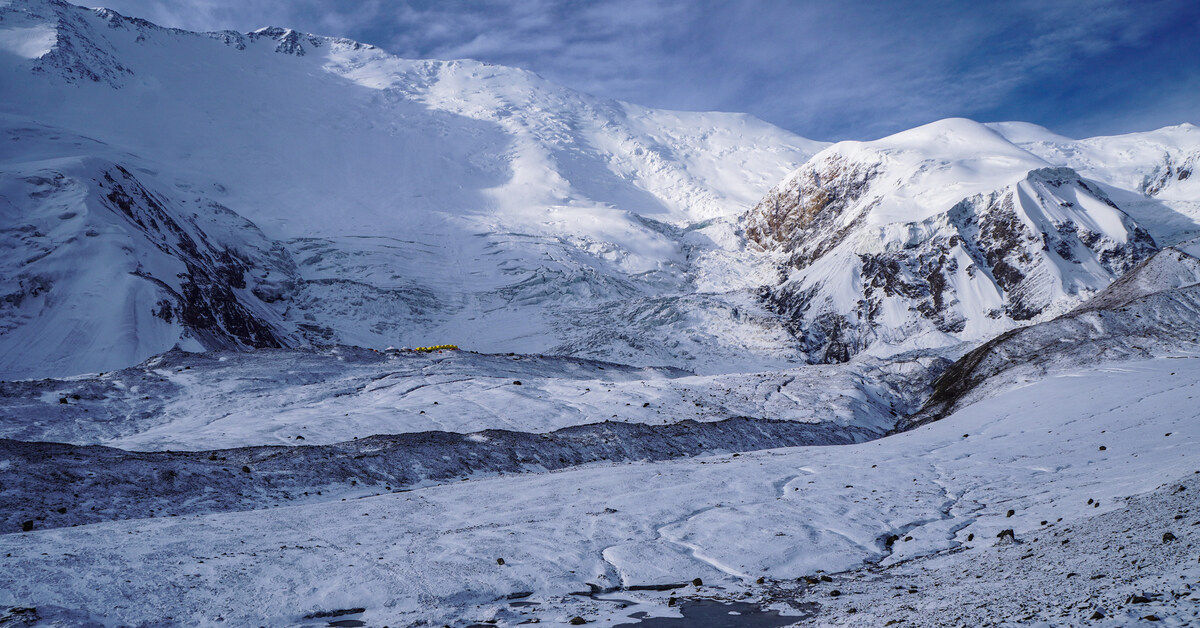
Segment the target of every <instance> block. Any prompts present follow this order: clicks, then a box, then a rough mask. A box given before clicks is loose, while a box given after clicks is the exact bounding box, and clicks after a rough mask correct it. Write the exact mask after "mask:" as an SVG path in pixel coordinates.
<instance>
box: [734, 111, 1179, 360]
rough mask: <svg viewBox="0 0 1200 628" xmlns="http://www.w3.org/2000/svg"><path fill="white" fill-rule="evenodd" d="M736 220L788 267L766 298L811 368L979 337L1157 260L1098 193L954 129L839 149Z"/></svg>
mask: <svg viewBox="0 0 1200 628" xmlns="http://www.w3.org/2000/svg"><path fill="white" fill-rule="evenodd" d="M746 225H747V227H746V233H747V236H748V237H749V238H750V239H751V240H753V241H755V242H756V243H757V244H758V245H759V246H761V247H763V248H764V249H766V250H768V251H775V252H777V255H778V256H779V257H780V259H781V260H782V262H783V263H784V267H785V269H786V271H787V274H786V276H785V277H784V278H783V279H782V281H781V282H780V283H778V284H775V285H768V286H767V287H766V288H765V289H764V296H765V298H766V299H767V300H768V301H769V302H770V303H771V304H772V306H773V309H775V310H776V311H778V312H780V313H782V314H784V315H785V316H786V317H788V318H789V320H790V321H791V325H792V328H793V331H794V333H795V334H796V335H797V336H798V337H800V338H802V339H803V344H804V347H805V350H806V351H807V352H808V354H809V355H810V356H811V357H812V358H813V359H816V360H818V361H840V360H846V359H848V358H849V357H850V356H852V355H855V354H857V353H859V352H863V351H869V352H875V353H883V354H886V353H889V352H894V351H896V350H898V349H900V350H902V349H905V348H913V347H937V346H945V345H953V344H956V343H959V342H964V341H966V342H979V341H982V340H986V339H988V338H990V337H992V336H994V335H996V334H998V333H1000V332H1002V331H1004V330H1006V329H1010V328H1012V327H1014V326H1016V325H1019V324H1024V323H1026V322H1027V321H1031V320H1036V319H1038V318H1039V317H1042V318H1046V317H1049V316H1052V315H1054V314H1057V313H1061V312H1062V311H1065V310H1066V309H1068V308H1069V307H1070V306H1071V305H1073V304H1077V303H1079V302H1081V301H1082V300H1083V299H1085V298H1086V297H1088V296H1090V295H1091V294H1094V293H1095V292H1097V291H1099V290H1101V289H1103V288H1104V287H1105V286H1107V285H1108V284H1109V283H1110V282H1112V281H1113V280H1114V279H1116V278H1117V277H1119V276H1121V275H1122V274H1123V273H1124V272H1126V271H1127V270H1129V269H1130V268H1132V267H1133V266H1134V265H1136V264H1137V263H1138V262H1140V261H1142V260H1144V259H1146V258H1147V257H1149V256H1150V255H1151V254H1152V253H1153V252H1154V251H1155V250H1156V245H1155V242H1154V240H1153V238H1152V237H1151V235H1150V233H1149V232H1147V231H1146V230H1145V229H1144V228H1142V227H1141V226H1140V225H1139V224H1138V223H1137V222H1135V221H1134V220H1133V219H1132V218H1131V217H1130V216H1129V215H1128V214H1127V213H1125V212H1124V211H1122V210H1121V208H1120V207H1118V205H1117V204H1116V203H1114V202H1113V200H1112V199H1111V198H1110V197H1109V196H1108V195H1107V194H1106V193H1105V192H1104V190H1103V189H1102V188H1101V187H1100V186H1099V185H1097V184H1095V183H1093V182H1088V181H1087V180H1085V179H1083V178H1082V177H1081V176H1080V175H1079V174H1078V173H1077V172H1075V171H1074V170H1072V169H1070V168H1066V167H1053V166H1052V164H1050V163H1049V162H1047V161H1045V160H1043V159H1041V158H1039V157H1037V156H1035V155H1034V154H1032V153H1030V152H1029V151H1026V150H1024V149H1023V148H1021V147H1019V146H1017V145H1015V144H1013V143H1012V142H1010V141H1009V140H1007V139H1005V138H1004V137H1003V136H1002V135H1000V134H999V133H997V132H996V131H994V130H992V129H990V128H988V127H986V126H984V125H981V124H978V123H976V122H972V121H970V120H963V119H950V120H942V121H940V122H935V123H931V124H928V125H925V126H923V127H918V128H916V129H912V130H909V131H904V132H902V133H898V134H896V135H893V136H890V137H886V138H883V139H880V140H876V141H873V142H841V143H838V144H835V145H834V146H831V147H829V148H827V149H825V150H824V151H822V152H820V153H818V154H817V155H816V156H814V157H813V158H812V159H811V160H810V161H809V162H808V163H806V164H805V165H804V166H803V167H802V168H800V169H799V170H797V171H795V172H794V173H792V174H791V175H789V177H788V178H786V179H785V180H784V181H783V182H782V183H780V184H779V185H778V186H776V187H775V188H774V189H773V190H772V191H771V192H770V193H769V194H768V195H767V196H766V197H765V198H764V199H763V200H762V201H761V202H760V203H759V204H758V205H757V206H756V207H755V208H754V209H753V210H752V211H751V212H750V213H749V214H748V215H747V222H746Z"/></svg>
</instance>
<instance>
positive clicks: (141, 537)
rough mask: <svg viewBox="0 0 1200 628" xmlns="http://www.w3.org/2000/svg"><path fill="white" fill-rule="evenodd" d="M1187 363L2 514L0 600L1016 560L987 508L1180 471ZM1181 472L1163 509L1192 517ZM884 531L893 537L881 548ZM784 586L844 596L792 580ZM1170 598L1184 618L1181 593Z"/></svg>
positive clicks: (612, 581) (92, 607)
mask: <svg viewBox="0 0 1200 628" xmlns="http://www.w3.org/2000/svg"><path fill="white" fill-rule="evenodd" d="M1197 381H1200V354H1189V355H1171V356H1164V357H1161V358H1156V359H1153V360H1147V361H1140V362H1126V363H1117V364H1111V365H1098V366H1095V367H1091V368H1083V369H1071V370H1068V371H1065V372H1062V373H1057V374H1055V375H1054V376H1052V377H1048V378H1046V379H1044V380H1042V381H1038V382H1033V383H1030V384H1028V385H1026V386H1022V387H1017V388H1015V389H1011V390H1009V391H1007V392H1004V393H1002V394H998V395H996V396H994V397H992V398H990V399H987V400H985V401H981V402H979V403H976V404H974V405H971V406H969V407H967V408H965V409H963V410H960V411H959V412H957V413H955V414H954V415H953V416H951V417H949V418H947V419H944V420H942V421H938V422H936V423H933V424H930V425H927V426H924V427H921V428H918V429H915V430H913V431H910V432H905V433H902V434H898V435H895V436H891V437H888V438H885V439H882V440H876V441H872V442H869V443H863V444H859V445H847V446H827V447H806V448H796V449H781V450H770V451H763V452H756V453H747V454H742V455H740V456H737V457H730V456H716V457H709V458H701V459H698V460H687V461H678V462H661V463H653V464H643V463H631V464H618V465H612V464H604V463H600V464H595V465H590V466H587V467H584V468H579V469H574V470H569V471H562V472H557V473H535V474H523V475H517V476H505V477H493V478H484V479H478V480H472V481H469V482H459V483H454V484H451V485H445V486H435V487H429V488H424V489H418V490H413V491H408V492H402V493H395V494H387V495H380V496H376V497H367V498H363V499H349V500H347V501H344V502H343V501H333V502H329V503H320V504H310V505H304V506H295V507H281V508H274V509H269V510H259V511H251V512H239V513H225V514H217V515H207V516H183V517H175V518H165V519H164V518H155V519H143V520H138V521H124V522H112V523H99V524H94V525H89V526H85V527H83V528H77V529H71V528H63V529H56V530H45V531H34V532H30V533H23V534H22V533H17V534H7V535H3V536H0V552H4V553H5V554H6V555H9V554H11V556H9V557H7V558H6V564H7V565H8V568H7V569H6V570H4V572H3V573H2V574H0V591H3V593H0V603H4V604H10V605H13V606H36V607H38V609H39V611H38V612H39V613H40V614H42V616H43V617H45V618H47V619H55V618H62V620H63V621H81V620H85V619H86V620H89V621H96V622H99V623H103V624H120V623H142V622H149V623H155V622H176V623H186V624H215V623H218V622H221V621H225V622H232V623H269V624H284V623H295V622H300V621H301V620H302V618H303V617H304V616H305V615H309V614H312V613H316V612H322V611H331V610H338V609H355V608H364V609H366V611H365V613H364V614H363V615H362V618H363V620H364V621H366V622H367V623H369V624H371V625H384V624H391V625H407V624H412V623H414V622H418V621H427V622H433V623H435V624H441V623H456V624H461V623H463V622H469V621H484V620H489V619H495V620H498V621H499V625H513V624H515V623H518V622H520V621H525V620H527V619H530V618H534V617H537V618H541V619H542V620H543V621H548V622H551V623H556V622H565V621H566V620H567V619H569V618H571V617H573V616H576V615H581V616H585V617H586V618H587V619H589V620H591V621H594V622H597V623H598V624H599V625H613V624H614V623H618V622H620V621H621V618H622V617H627V616H628V615H627V613H626V612H625V611H628V610H629V609H633V608H642V607H641V606H639V607H627V608H620V607H619V606H620V605H619V604H618V603H616V602H610V601H605V600H603V599H601V598H599V597H597V598H592V597H587V596H578V595H572V593H573V592H576V591H584V592H586V591H589V590H590V589H591V588H592V587H591V585H595V586H596V587H599V588H600V589H609V588H613V587H630V586H635V585H665V584H678V583H690V582H691V580H692V579H693V578H700V579H701V580H702V583H703V585H702V586H700V587H692V586H691V585H689V586H688V587H686V588H684V589H681V590H675V591H672V592H662V593H657V592H645V591H640V592H639V591H625V592H624V594H623V595H622V596H620V597H623V598H630V599H635V600H640V601H641V602H642V604H644V605H648V606H655V607H656V608H657V610H656V611H655V613H656V614H664V615H669V614H672V613H674V612H676V611H674V610H672V609H671V608H670V607H668V606H667V605H666V602H667V598H668V597H669V596H671V595H681V594H684V593H686V594H689V595H700V596H715V597H721V598H735V599H750V600H754V599H759V597H760V596H765V599H768V600H770V601H771V602H772V603H775V604H780V605H782V606H784V607H786V606H788V605H789V604H788V602H787V601H781V600H778V599H774V598H772V597H771V595H770V594H768V591H769V589H770V586H766V583H770V584H772V585H774V584H781V585H782V584H783V583H785V582H786V581H793V582H794V579H795V578H797V577H802V576H806V575H809V576H811V575H814V574H817V572H818V571H819V570H823V571H825V572H827V573H835V572H842V571H845V570H852V569H854V568H856V567H858V566H859V565H861V564H862V563H863V562H864V561H871V562H875V563H877V564H879V565H880V567H881V568H888V567H891V566H893V565H895V566H897V567H896V568H902V569H907V568H911V567H905V565H909V563H908V562H906V561H908V560H909V559H912V558H915V557H919V556H927V555H936V556H937V557H938V558H937V561H938V564H939V565H942V566H943V567H942V569H944V570H945V571H947V572H953V571H954V570H956V569H962V568H967V566H968V565H970V564H971V563H972V562H973V561H975V560H976V559H977V558H976V557H987V558H986V559H987V560H1017V559H1015V558H1013V557H1012V556H1011V555H1009V554H1006V555H1005V556H1007V558H1004V557H1001V558H993V557H994V556H995V553H996V552H997V549H996V548H995V547H994V546H995V545H996V544H997V543H998V539H997V537H996V535H997V534H998V533H999V532H1001V531H1002V530H1004V529H1012V530H1014V533H1015V536H1016V538H1017V539H1018V540H1020V541H1022V542H1026V541H1028V540H1029V539H1031V538H1033V537H1039V538H1041V537H1046V536H1048V535H1051V534H1054V533H1055V532H1057V531H1060V530H1066V529H1073V528H1075V527H1076V526H1087V525H1093V524H1090V523H1089V521H1090V520H1091V518H1093V517H1097V516H1101V515H1105V514H1106V513H1117V512H1121V511H1122V509H1124V508H1125V505H1126V504H1127V503H1129V502H1128V500H1129V498H1130V497H1132V496H1136V495H1139V494H1141V493H1146V492H1148V491H1153V490H1155V489H1156V488H1158V487H1159V486H1161V485H1163V484H1164V483H1171V482H1179V481H1181V480H1183V479H1184V478H1185V477H1190V476H1192V475H1193V474H1194V473H1195V471H1197V470H1198V469H1200V459H1198V457H1197V454H1196V451H1197V445H1198V444H1200V442H1198V439H1200V420H1198V419H1200V404H1196V403H1195V397H1196V396H1197V394H1198V389H1197V387H1196V382H1197ZM1102 448H1103V449H1102ZM1194 492H1195V491H1194V490H1193V491H1187V492H1186V498H1187V499H1186V500H1185V501H1184V502H1183V503H1181V505H1180V506H1179V507H1178V510H1179V512H1181V513H1182V512H1189V513H1191V514H1190V515H1189V516H1191V517H1196V516H1197V515H1196V510H1195V508H1196V503H1195V501H1194V495H1193V493H1194ZM484 504H486V507H484V506H483V505H484ZM1010 510H1011V511H1013V514H1012V515H1011V516H1009V515H1008V512H1009V511H1010ZM1060 518H1061V521H1060ZM1043 521H1046V522H1047V523H1045V524H1043V523H1042V522H1043ZM1191 523H1192V521H1191V520H1190V519H1189V520H1183V519H1180V520H1173V519H1166V520H1155V521H1137V522H1131V525H1132V526H1133V527H1131V528H1130V530H1129V532H1127V534H1131V536H1132V537H1134V538H1136V539H1139V540H1138V541H1136V542H1138V543H1146V542H1147V541H1146V539H1143V538H1142V537H1143V536H1144V537H1147V538H1148V539H1150V540H1152V541H1155V542H1156V543H1161V541H1159V540H1158V539H1159V537H1161V536H1162V534H1163V533H1164V532H1168V531H1174V533H1175V534H1177V535H1178V534H1181V533H1183V532H1184V528H1185V527H1190V525H1191ZM889 535H896V536H898V537H900V538H899V540H895V541H893V542H892V544H891V547H890V548H889V547H888V544H887V538H888V536H889ZM972 535H973V536H972ZM910 537H911V538H910ZM968 538H972V539H973V540H971V541H968V540H967V539H968ZM1180 538H1184V537H1180ZM1187 538H1189V539H1190V537H1187ZM1113 542H1114V543H1116V542H1118V539H1114V540H1113ZM1133 544H1134V541H1132V540H1131V541H1130V546H1131V547H1132V546H1133ZM1010 554H1011V552H1010ZM1051 558H1053V559H1055V560H1058V561H1062V562H1061V563H1058V564H1055V563H1048V562H1047V561H1046V560H1045V558H1044V557H1043V559H1041V560H1038V561H1036V562H1034V563H1029V564H1030V565H1032V566H1035V572H1038V571H1040V570H1045V571H1047V572H1051V573H1061V572H1065V571H1068V570H1075V571H1079V569H1077V568H1074V567H1073V566H1072V565H1073V561H1074V558H1072V556H1071V555H1070V554H1067V555H1063V554H1062V553H1059V554H1055V555H1052V556H1051ZM497 559H503V561H504V564H502V565H501V564H498V561H497ZM980 559H981V560H982V559H984V558H980ZM1030 560H1033V559H1030ZM1189 560H1191V559H1190V557H1189ZM1193 562H1194V561H1193ZM149 564H152V565H154V568H153V569H145V568H143V567H144V566H145V565H149ZM1175 564H1176V563H1174V562H1171V561H1166V562H1162V561H1152V562H1150V563H1149V564H1148V565H1143V566H1142V567H1141V568H1138V567H1137V566H1135V565H1131V564H1128V563H1125V565H1124V566H1122V565H1115V564H1114V565H1111V566H1109V568H1108V569H1106V570H1105V573H1106V575H1107V577H1108V578H1110V579H1111V580H1113V581H1115V583H1114V584H1110V585H1109V586H1111V587H1118V588H1122V587H1123V588H1122V589H1121V590H1125V589H1129V590H1130V591H1132V590H1133V589H1132V588H1131V587H1136V586H1144V585H1141V584H1140V583H1141V582H1143V581H1145V580H1146V579H1148V578H1150V577H1151V576H1155V577H1159V578H1160V580H1161V579H1164V578H1169V577H1172V576H1171V574H1173V573H1175V570H1176V567H1175ZM947 565H948V566H947ZM1193 571H1195V570H1194V569H1193ZM1186 573H1191V572H1186ZM1186 573H1180V575H1186ZM1089 575H1091V574H1089ZM1135 575H1136V576H1137V577H1138V578H1140V579H1141V580H1138V579H1134V578H1133V576H1135ZM759 577H762V578H764V579H765V580H764V585H761V586H760V585H757V584H755V582H756V580H757V579H758V578H759ZM838 577H839V578H841V577H842V576H838ZM850 577H854V576H850ZM1030 577H1037V576H1030ZM1194 577H1195V576H1194V575H1193V576H1191V578H1192V579H1193V580H1194ZM1127 578H1129V579H1130V580H1129V581H1128V582H1127V581H1126V580H1125V579H1127ZM1106 583H1107V581H1106ZM1183 584H1186V582H1185V581H1176V582H1173V586H1174V588H1175V589H1180V588H1182V587H1183ZM1193 584H1194V582H1193ZM523 592H533V593H532V594H531V595H530V596H528V597H522V598H521V599H520V600H519V601H520V602H521V604H519V605H515V604H513V603H512V602H514V601H517V600H515V599H510V598H509V596H511V595H514V594H522V593H523ZM1157 593H1160V594H1163V593H1166V591H1164V590H1159V591H1157ZM876 595H880V594H879V593H878V592H877V593H876ZM956 595H959V596H965V597H966V598H967V600H968V601H970V602H971V603H972V604H981V605H984V606H985V607H987V606H988V605H989V604H990V603H991V596H992V592H991V591H988V590H987V589H980V590H974V591H963V589H962V587H961V586H960V587H958V588H956ZM743 596H748V597H745V598H744V597H743ZM796 601H797V602H809V601H815V602H817V603H818V605H819V607H820V609H825V608H826V607H827V606H829V607H831V608H830V609H829V610H828V612H832V609H833V608H837V609H839V611H842V612H844V609H843V608H842V607H843V606H844V605H842V604H840V603H837V604H835V603H831V602H829V601H827V596H821V595H817V594H816V593H815V592H808V593H805V594H803V595H800V596H798V597H797V598H796ZM1060 608H1061V610H1068V611H1069V613H1068V618H1067V619H1068V620H1070V621H1072V622H1075V623H1082V621H1083V619H1084V618H1086V617H1088V616H1090V615H1091V613H1092V609H1091V608H1090V607H1089V608H1080V609H1075V608H1073V607H1072V608H1066V607H1065V606H1060V607H1059V608H1056V609H1055V611H1054V612H1053V615H1054V616H1057V614H1058V610H1059V609H1060ZM1122 608H1125V605H1124V604H1121V605H1120V607H1115V606H1113V604H1112V603H1111V602H1109V603H1107V606H1106V609H1107V610H1106V614H1109V615H1111V616H1114V617H1117V619H1113V620H1111V622H1112V623H1111V625H1121V623H1122V621H1123V620H1122V619H1121V617H1125V616H1123V615H1120V614H1119V612H1120V611H1121V609H1122ZM862 610H864V611H869V609H868V608H866V607H864V608H863V609H862ZM795 612H797V613H799V610H796V611H795ZM821 612H826V611H824V610H822V611H821ZM908 612H909V613H910V614H909V615H908V616H909V617H911V618H913V620H914V621H916V622H917V623H921V624H928V623H930V621H929V620H928V619H924V618H923V617H924V616H922V615H921V612H920V611H919V610H916V609H914V610H912V611H908ZM1114 612H1115V613H1118V614H1116V615H1113V613H1114ZM1131 612H1132V611H1131ZM1159 612H1164V613H1165V612H1166V610H1160V611H1159ZM1176 612H1177V613H1181V614H1180V615H1178V616H1177V617H1176V619H1177V620H1180V621H1185V622H1186V621H1191V619H1190V618H1192V617H1194V615H1192V614H1191V613H1194V612H1195V607H1194V605H1189V604H1184V605H1183V606H1180V607H1178V609H1177V611H1176ZM929 617H933V616H932V615H931V616H929ZM1020 618H1021V617H1019V616H1016V615H1013V616H1010V617H1008V619H1011V620H1014V621H1015V620H1017V619H1020ZM831 621H832V620H831ZM846 621H849V620H846ZM851 623H852V622H851Z"/></svg>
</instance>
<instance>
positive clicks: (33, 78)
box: [0, 0, 823, 377]
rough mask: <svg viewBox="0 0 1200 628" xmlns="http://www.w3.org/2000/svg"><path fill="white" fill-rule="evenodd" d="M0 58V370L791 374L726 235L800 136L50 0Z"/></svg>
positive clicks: (6, 18)
mask: <svg viewBox="0 0 1200 628" xmlns="http://www.w3.org/2000/svg"><path fill="white" fill-rule="evenodd" d="M0 49H2V50H3V51H4V53H3V54H2V55H0V132H2V133H3V134H4V143H3V148H2V149H0V185H2V186H3V200H2V202H0V216H2V219H3V223H4V224H3V227H4V229H3V235H2V236H0V237H3V239H4V249H5V251H6V253H5V255H4V256H3V259H2V260H0V264H3V270H2V272H0V293H3V295H4V296H3V299H2V300H0V303H2V305H0V334H2V335H0V374H2V375H3V376H7V377H13V376H18V377H21V376H24V377H28V376H37V375H46V374H65V373H74V372H81V371H95V370H109V369H113V368H117V367H122V366H127V365H130V364H133V363H136V362H137V361H140V360H141V359H144V358H146V357H148V356H150V355H153V354H155V353H159V352H161V351H164V350H166V349H169V348H170V347H172V346H173V345H175V344H180V345H181V346H183V347H185V348H193V349H195V348H221V347H230V346H258V347H268V346H281V345H283V346H297V345H301V344H305V343H310V342H317V343H336V342H341V343H350V344H358V345H363V346H368V347H377V348H383V347H386V346H388V345H396V346H401V345H405V344H408V345H413V346H417V345H425V344H434V343H441V342H456V343H458V344H460V345H463V346H470V347H473V348H477V349H483V350H494V351H500V350H503V351H513V350H515V351H546V352H557V353H572V354H576V355H587V356H596V357H607V358H613V359H618V360H623V361H627V362H635V363H639V364H647V363H664V364H677V365H682V366H690V367H698V368H701V369H704V368H705V367H706V366H709V367H710V368H712V367H711V365H714V364H723V365H729V364H739V363H740V364H758V363H762V362H764V361H765V362H768V363H787V362H789V361H792V360H794V359H795V358H797V357H798V354H797V353H796V351H795V348H794V343H792V342H791V341H790V340H789V337H788V335H787V333H786V331H785V330H784V329H783V328H782V327H781V326H780V325H779V323H778V321H777V320H776V318H775V317H773V316H772V315H770V314H769V313H768V312H766V311H765V310H764V309H763V308H761V307H760V306H759V305H758V303H757V300H756V299H755V297H754V295H753V291H752V289H753V287H754V286H755V285H757V283H760V282H761V281H762V280H763V279H762V278H764V277H767V276H769V275H770V273H771V270H770V267H769V266H765V265H764V266H756V265H755V263H754V262H753V261H752V260H750V261H748V260H746V259H744V258H743V257H741V256H739V255H738V252H739V249H740V248H741V246H742V245H741V240H740V239H739V238H737V237H736V235H735V228H734V226H733V223H734V220H733V218H734V217H736V216H737V215H738V214H740V213H741V212H743V211H745V210H746V209H747V208H748V207H750V206H751V205H752V204H753V203H754V202H755V201H756V200H757V198H758V197H759V196H761V194H762V193H763V192H764V191H765V190H766V189H768V188H769V187H770V186H771V185H772V184H774V183H775V182H776V181H777V180H778V179H779V178H780V177H782V176H783V175H784V174H785V173H786V172H788V171H789V170H790V169H792V168H794V167H796V166H797V165H799V164H800V163H802V162H803V161H804V160H805V159H806V158H807V157H809V156H810V155H812V154H813V153H814V152H816V151H817V150H818V149H820V148H821V147H822V146H823V145H822V144H820V143H817V142H812V141H809V140H805V139H803V138H800V137H798V136H795V135H793V134H790V133H788V132H786V131H783V130H781V129H778V128H776V127H773V126H771V125H768V124H766V123H763V122H761V121H759V120H757V119H754V118H752V117H749V116H745V115H740V114H720V113H712V114H708V113H682V112H668V111H659V110H651V109H646V108H643V107H638V106H635V105H630V104H626V103H620V102H616V101H611V100H604V99H600V98H595V97H592V96H589V95H587V94H582V93H579V92H575V91H572V90H569V89H566V88H563V87H560V86H558V85H555V84H553V83H550V82H548V81H545V80H543V79H542V78H540V77H538V76H537V75H535V74H532V73H529V72H526V71H522V70H517V69H513V68H506V67H499V66H494V65H489V64H484V63H478V62H474V61H428V60H420V61H414V60H406V59H400V58H396V57H393V56H391V55H389V54H387V53H385V52H384V51H382V50H380V49H377V48H374V47H372V46H367V45H363V44H360V43H357V42H352V41H347V40H343V39H334V38H326V37H316V36H312V35H307V34H302V33H297V32H295V31H291V30H286V29H280V28H266V29H261V30H258V31H255V32H252V33H246V34H242V33H235V32H221V33H204V34H197V33H191V32H186V31H180V30H174V29H166V28H160V27H157V26H155V25H153V24H150V23H148V22H146V21H144V20H139V19H132V18H126V17H123V16H121V15H119V14H117V13H115V12H112V11H108V10H103V9H97V10H90V9H84V8H81V7H76V6H73V5H70V4H67V3H63V2H59V1H57V0H16V1H14V2H10V3H5V4H4V6H2V7H0ZM722 368H727V366H723V367H722Z"/></svg>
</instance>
